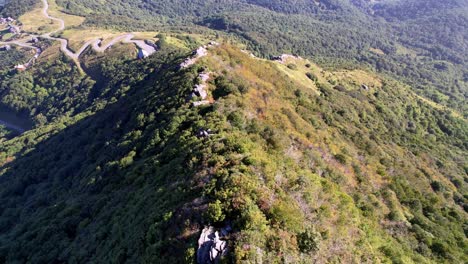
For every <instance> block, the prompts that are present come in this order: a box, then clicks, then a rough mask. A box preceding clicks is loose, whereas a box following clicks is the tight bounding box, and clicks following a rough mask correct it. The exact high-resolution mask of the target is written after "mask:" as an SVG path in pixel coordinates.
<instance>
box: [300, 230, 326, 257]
mask: <svg viewBox="0 0 468 264" xmlns="http://www.w3.org/2000/svg"><path fill="white" fill-rule="evenodd" d="M321 241H322V236H321V235H320V233H319V232H317V231H316V230H315V228H307V229H306V230H305V231H304V232H302V233H300V234H299V235H298V236H297V242H298V245H299V250H300V251H301V252H302V253H312V252H316V251H318V250H319V249H320V242H321Z"/></svg>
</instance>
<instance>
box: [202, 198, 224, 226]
mask: <svg viewBox="0 0 468 264" xmlns="http://www.w3.org/2000/svg"><path fill="white" fill-rule="evenodd" d="M205 218H206V220H207V221H208V222H210V223H217V222H222V221H223V220H224V218H225V215H224V213H223V206H222V204H221V202H220V201H219V200H216V201H215V202H214V203H210V204H209V205H208V209H207V210H206V212H205Z"/></svg>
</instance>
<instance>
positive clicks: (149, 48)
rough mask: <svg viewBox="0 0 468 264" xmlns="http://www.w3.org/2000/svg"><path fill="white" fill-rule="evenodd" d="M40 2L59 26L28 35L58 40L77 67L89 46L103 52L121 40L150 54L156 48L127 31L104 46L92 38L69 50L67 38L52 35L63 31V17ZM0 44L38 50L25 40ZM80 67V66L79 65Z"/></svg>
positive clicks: (44, 13)
mask: <svg viewBox="0 0 468 264" xmlns="http://www.w3.org/2000/svg"><path fill="white" fill-rule="evenodd" d="M42 4H43V8H42V14H43V15H44V17H46V18H48V19H51V20H54V21H57V22H58V23H59V27H58V28H57V29H56V30H54V31H52V32H49V33H46V34H43V35H40V36H37V35H30V36H31V37H42V38H46V39H50V40H54V41H59V42H60V50H61V51H62V52H63V53H64V54H65V55H66V56H68V57H69V58H71V59H72V60H73V61H74V62H75V63H76V65H77V66H78V67H80V63H79V57H80V56H81V54H83V52H84V51H85V50H86V49H87V48H88V47H90V46H91V48H92V49H93V50H95V51H96V52H104V51H106V50H107V49H108V48H110V47H112V46H113V45H115V44H117V43H119V42H122V43H133V44H135V45H136V46H137V47H138V48H140V49H142V50H144V51H146V53H147V54H148V55H151V54H153V53H155V52H156V49H155V48H154V47H153V46H150V45H148V44H146V43H145V41H143V40H134V39H133V38H134V37H135V36H134V35H133V34H130V33H127V34H123V35H120V36H117V37H115V38H114V39H112V40H111V41H109V42H108V43H107V44H106V45H104V46H101V45H100V44H101V42H102V40H100V39H93V40H89V41H87V42H86V43H84V44H83V46H81V48H80V49H78V51H77V52H73V51H71V50H70V49H68V40H67V39H64V38H56V37H53V36H52V35H54V34H56V33H58V32H60V31H63V30H64V29H65V21H64V20H63V19H60V18H56V17H53V16H50V15H49V3H48V2H47V0H42ZM0 44H2V45H5V44H8V45H17V46H21V47H25V48H31V49H35V50H36V51H38V48H37V47H34V46H33V45H30V44H28V43H27V42H25V41H24V40H16V41H9V42H0ZM39 54H40V51H39ZM80 68H81V67H80Z"/></svg>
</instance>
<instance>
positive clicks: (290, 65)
mask: <svg viewBox="0 0 468 264" xmlns="http://www.w3.org/2000/svg"><path fill="white" fill-rule="evenodd" d="M288 68H289V69H291V70H294V71H295V70H297V65H296V64H294V63H289V64H288Z"/></svg>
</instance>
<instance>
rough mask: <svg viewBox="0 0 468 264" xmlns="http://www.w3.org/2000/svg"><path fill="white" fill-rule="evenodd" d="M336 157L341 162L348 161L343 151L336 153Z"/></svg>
mask: <svg viewBox="0 0 468 264" xmlns="http://www.w3.org/2000/svg"><path fill="white" fill-rule="evenodd" d="M335 159H336V160H337V161H338V162H339V163H341V164H346V163H347V159H346V156H345V155H343V154H341V153H338V154H336V155H335Z"/></svg>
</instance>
